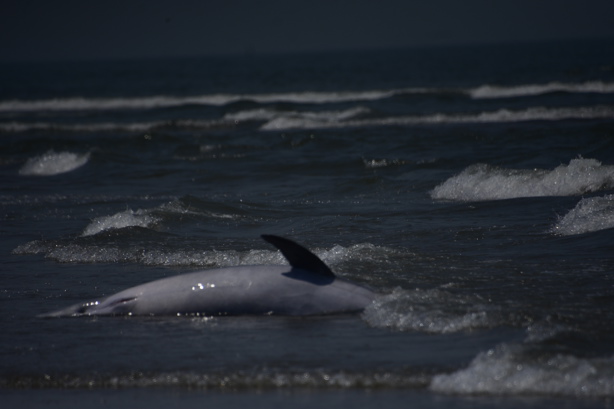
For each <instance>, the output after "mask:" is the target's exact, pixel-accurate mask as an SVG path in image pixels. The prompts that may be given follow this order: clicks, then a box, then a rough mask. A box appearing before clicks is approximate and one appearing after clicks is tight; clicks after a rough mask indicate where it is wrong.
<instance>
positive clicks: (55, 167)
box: [19, 150, 90, 176]
mask: <svg viewBox="0 0 614 409" xmlns="http://www.w3.org/2000/svg"><path fill="white" fill-rule="evenodd" d="M89 159H90V154H89V153H84V154H79V153H72V152H54V151H53V150H50V151H47V153H45V154H43V155H41V156H37V157H34V158H30V159H28V161H27V162H26V163H25V164H24V165H23V166H22V167H21V169H19V174H20V175H24V176H53V175H59V174H61V173H67V172H72V171H73V170H75V169H78V168H80V167H81V166H83V165H85V164H86V163H87V162H88V161H89Z"/></svg>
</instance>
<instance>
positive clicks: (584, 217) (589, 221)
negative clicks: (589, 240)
mask: <svg viewBox="0 0 614 409" xmlns="http://www.w3.org/2000/svg"><path fill="white" fill-rule="evenodd" d="M613 227H614V195H606V196H603V197H589V198H584V199H582V200H580V201H579V202H578V204H577V205H576V207H574V208H573V209H571V210H570V211H569V212H568V213H567V214H566V215H565V216H563V217H561V218H560V219H559V220H558V222H557V223H556V224H555V225H554V227H553V228H552V229H551V232H552V233H555V234H560V235H562V236H570V235H574V234H582V233H588V232H593V231H598V230H604V229H610V228H613Z"/></svg>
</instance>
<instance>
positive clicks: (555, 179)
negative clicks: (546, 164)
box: [431, 158, 614, 201]
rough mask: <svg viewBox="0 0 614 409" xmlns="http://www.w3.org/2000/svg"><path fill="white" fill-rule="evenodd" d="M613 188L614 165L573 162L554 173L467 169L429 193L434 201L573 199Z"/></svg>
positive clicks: (475, 166) (591, 161)
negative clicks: (562, 197)
mask: <svg viewBox="0 0 614 409" xmlns="http://www.w3.org/2000/svg"><path fill="white" fill-rule="evenodd" d="M612 188H614V166H611V165H610V166H608V165H602V164H601V162H599V161H598V160H595V159H583V158H579V159H572V160H571V161H570V162H569V165H561V166H558V167H557V168H555V169H553V170H543V169H520V170H515V169H502V168H498V167H494V166H490V165H486V164H476V165H472V166H469V167H468V168H466V169H465V170H463V171H462V172H461V173H460V174H458V175H456V176H453V177H451V178H449V179H448V180H446V181H445V182H443V183H442V184H440V185H439V186H437V187H435V189H433V190H432V191H431V197H432V198H433V199H445V200H458V201H481V200H501V199H512V198H518V197H537V196H573V195H581V194H584V193H589V192H596V191H598V190H602V189H612Z"/></svg>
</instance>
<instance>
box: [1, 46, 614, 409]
mask: <svg viewBox="0 0 614 409" xmlns="http://www.w3.org/2000/svg"><path fill="white" fill-rule="evenodd" d="M612 49H614V43H612V42H611V41H610V42H608V41H591V42H588V41H587V42H568V43H549V44H532V45H528V44H521V45H505V46H480V47H454V48H443V47H442V48H431V49H406V50H388V51H377V52H375V51H371V52H366V51H365V52H345V53H327V54H305V55H284V56H254V55H244V56H235V57H208V58H186V59H175V60H143V61H111V62H109V61H102V62H94V61H92V62H78V63H77V62H75V63H45V64H5V65H4V66H2V67H0V74H1V75H0V187H1V190H0V220H1V221H0V254H1V256H0V270H1V274H0V280H1V281H0V282H1V285H0V306H1V309H2V314H1V315H0V328H1V329H2V330H1V331H0V396H1V397H2V398H1V399H2V400H3V401H4V402H6V404H7V405H9V406H11V407H15V406H18V405H23V404H28V405H29V407H39V406H40V407H42V406H45V407H73V406H74V407H77V406H79V407H82V406H83V405H84V403H87V404H88V405H90V406H89V407H108V406H118V405H119V406H122V405H123V406H128V405H130V406H137V407H138V406H145V405H146V406H148V407H154V408H155V407H167V406H168V405H170V404H180V405H182V406H183V407H196V406H198V407H201V406H202V405H203V404H210V405H224V406H225V407H245V405H246V404H247V403H249V404H250V405H252V406H254V407H271V405H289V404H292V405H293V406H298V407H315V406H318V407H319V406H322V405H333V404H336V405H352V406H355V407H374V406H376V405H377V406H380V407H381V406H384V407H397V406H399V405H400V404H405V405H407V404H409V403H412V404H414V405H415V406H420V407H433V408H443V407H446V408H464V407H472V408H475V407H498V408H507V407H518V406H520V405H522V406H528V407H536V408H545V407H552V406H553V405H558V406H557V407H574V408H578V407H587V408H588V407H603V406H610V405H611V402H612V399H613V398H614V324H613V323H614V258H613V254H614V252H613V250H614V244H613V243H614V53H612V51H611V50H612ZM263 233H269V234H277V235H282V236H286V237H289V238H292V239H294V240H296V241H298V242H299V243H302V244H304V245H305V246H307V247H309V248H310V249H312V250H313V251H314V252H315V253H316V254H317V255H318V256H320V258H322V260H324V261H325V262H326V263H327V264H328V265H329V266H330V267H331V268H332V269H333V270H334V271H335V272H336V273H337V274H338V275H340V276H342V277H344V278H347V279H350V280H354V281H356V282H359V283H361V284H364V285H367V286H370V287H372V288H373V289H374V290H376V291H377V293H378V294H379V295H378V297H377V299H376V300H375V301H374V303H373V304H372V305H370V306H369V307H368V308H367V309H366V310H365V311H364V312H363V313H360V314H354V315H343V316H327V317H309V318H296V317H295V318H288V317H275V316H266V317H98V318H94V317H78V318H66V319H42V318H39V317H37V315H38V314H40V313H43V312H48V311H51V310H54V309H58V308H62V307H66V306H68V305H71V304H73V303H76V302H80V301H86V300H88V299H92V298H97V297H99V296H102V295H109V294H112V293H114V292H117V291H119V290H122V289H124V288H127V287H130V286H133V285H138V284H141V283H144V282H147V281H151V280H154V279H158V278H162V277H167V276H172V275H176V274H181V273H184V272H188V271H194V270H200V269H206V268H215V267H223V266H234V265H246V264H281V263H284V259H283V257H282V256H281V255H280V254H279V253H278V252H277V251H275V249H274V248H272V247H271V246H270V245H268V244H267V243H265V242H264V241H262V240H261V239H260V238H259V236H260V234H263ZM91 405H94V406H91ZM96 405H98V406H96ZM3 407H4V404H3ZM7 407H8V406H7Z"/></svg>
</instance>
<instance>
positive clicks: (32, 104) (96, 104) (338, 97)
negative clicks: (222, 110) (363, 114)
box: [0, 90, 405, 112]
mask: <svg viewBox="0 0 614 409" xmlns="http://www.w3.org/2000/svg"><path fill="white" fill-rule="evenodd" d="M400 92H405V90H367V91H338V92H317V91H305V92H288V93H271V94H210V95H195V96H185V97H181V96H166V95H154V96H148V97H133V98H130V97H128V98H83V97H76V98H58V99H44V100H31V101H25V100H10V101H2V102H0V112H36V111H104V110H118V109H121V110H124V109H154V108H171V107H177V106H185V105H211V106H222V105H227V104H231V103H234V102H238V101H242V100H249V101H254V102H258V103H276V102H288V103H301V104H327V103H339V102H351V101H372V100H378V99H383V98H390V97H391V96H394V95H396V94H398V93H400Z"/></svg>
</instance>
